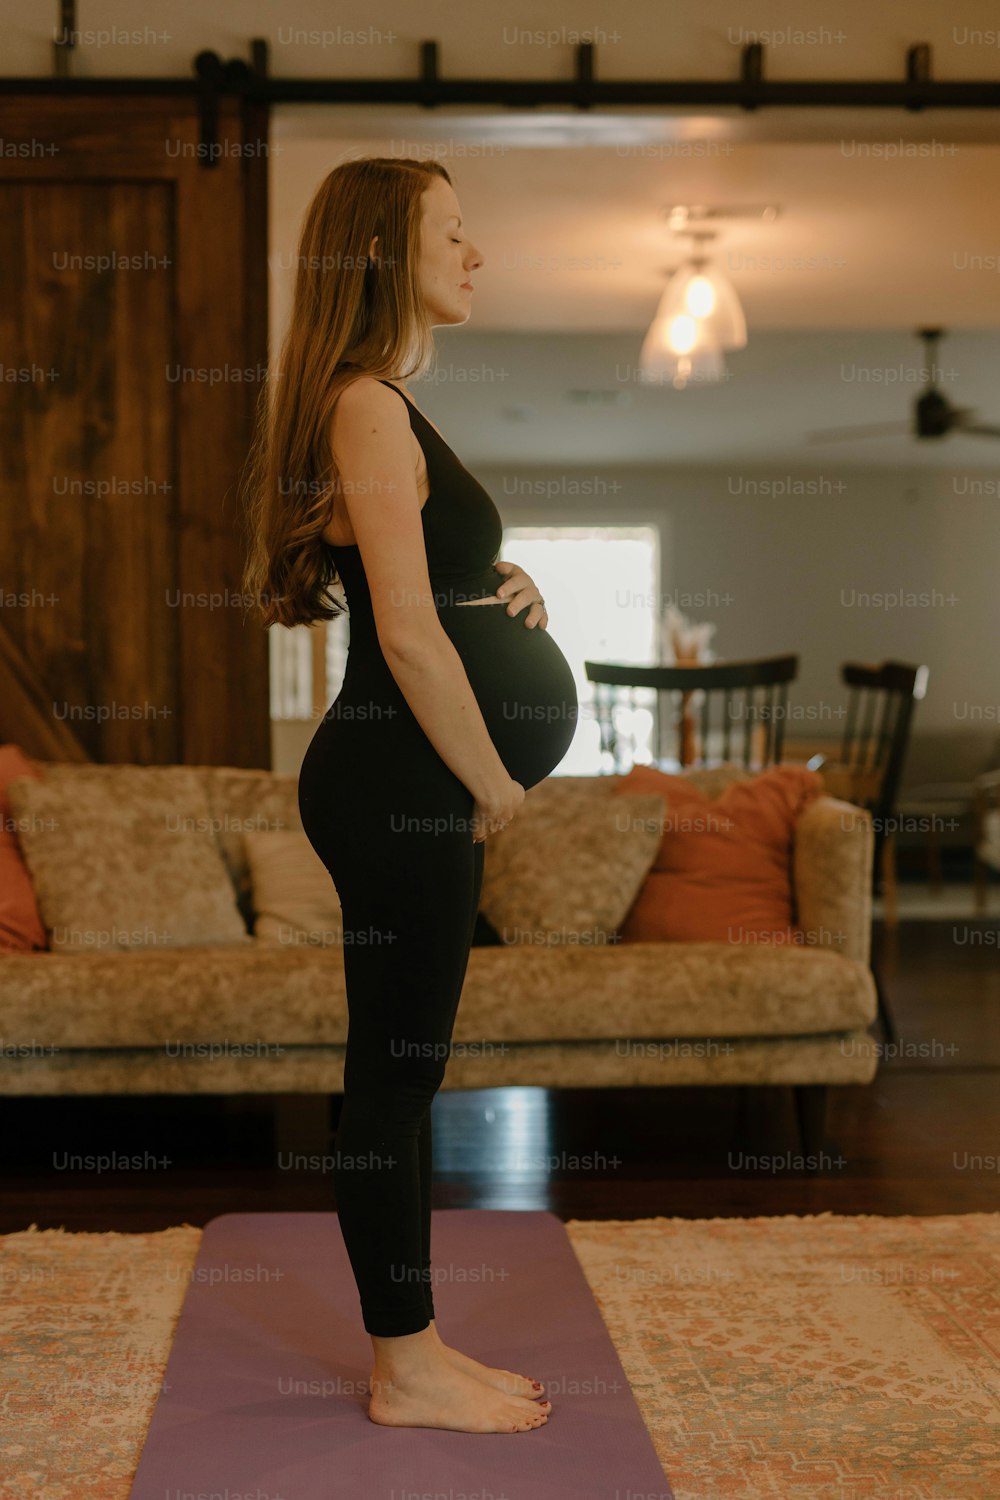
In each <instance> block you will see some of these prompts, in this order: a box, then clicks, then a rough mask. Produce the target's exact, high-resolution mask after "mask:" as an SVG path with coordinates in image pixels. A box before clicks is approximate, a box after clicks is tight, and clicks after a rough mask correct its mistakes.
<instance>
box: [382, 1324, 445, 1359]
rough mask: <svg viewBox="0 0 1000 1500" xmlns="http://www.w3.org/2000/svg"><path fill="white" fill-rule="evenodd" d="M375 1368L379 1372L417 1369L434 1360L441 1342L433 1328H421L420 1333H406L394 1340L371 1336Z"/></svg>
mask: <svg viewBox="0 0 1000 1500" xmlns="http://www.w3.org/2000/svg"><path fill="white" fill-rule="evenodd" d="M369 1337H370V1338H371V1341H372V1353H373V1355H374V1357H375V1367H376V1369H379V1370H400V1369H409V1368H416V1367H417V1366H419V1365H421V1364H425V1363H427V1362H428V1361H430V1360H432V1359H433V1358H434V1357H435V1355H436V1354H437V1353H438V1351H439V1350H440V1347H441V1341H440V1339H439V1338H438V1336H437V1333H436V1331H435V1329H434V1328H433V1327H431V1326H430V1325H428V1326H427V1327H426V1328H421V1330H420V1331H419V1333H404V1334H400V1335H398V1336H396V1337H393V1338H379V1337H377V1336H376V1335H375V1334H370V1335H369Z"/></svg>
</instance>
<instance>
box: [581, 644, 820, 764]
mask: <svg viewBox="0 0 1000 1500" xmlns="http://www.w3.org/2000/svg"><path fill="white" fill-rule="evenodd" d="M583 665H584V670H585V671H586V674H587V679H588V681H590V682H592V683H593V684H594V715H595V718H596V720H597V724H598V727H599V729H600V736H601V741H600V743H601V753H602V756H608V757H610V760H611V765H610V767H606V768H605V769H607V770H610V771H613V772H616V773H623V772H626V771H628V770H629V768H630V767H631V766H632V765H633V764H634V763H635V751H636V749H637V748H639V746H638V744H637V740H638V736H637V734H636V733H635V731H634V729H630V728H629V722H628V721H629V719H632V720H633V721H634V719H635V716H636V715H637V714H639V713H641V712H642V711H643V710H646V711H647V712H648V713H649V714H650V715H651V718H652V736H651V741H650V743H649V745H648V746H643V747H642V748H644V749H646V748H648V750H649V752H650V754H651V756H652V758H653V760H654V761H656V762H659V761H661V760H665V759H668V758H669V759H672V760H673V761H674V762H675V763H676V764H677V765H678V766H697V765H713V764H718V763H720V762H728V763H731V764H736V765H742V766H744V767H746V768H747V769H748V770H751V769H752V770H763V769H764V768H765V767H767V766H772V765H776V764H777V763H778V761H780V760H781V756H782V746H783V742H784V732H785V723H786V720H787V716H788V684H789V683H790V682H794V681H795V679H796V677H797V676H798V670H799V658H798V657H797V656H768V657H763V658H760V659H757V660H751V661H721V662H710V663H702V662H694V663H692V664H691V665H690V666H685V665H672V666H646V665H642V664H639V663H635V662H616V661H585V662H584V664H583ZM671 749H672V750H673V752H674V753H673V754H672V755H671Z"/></svg>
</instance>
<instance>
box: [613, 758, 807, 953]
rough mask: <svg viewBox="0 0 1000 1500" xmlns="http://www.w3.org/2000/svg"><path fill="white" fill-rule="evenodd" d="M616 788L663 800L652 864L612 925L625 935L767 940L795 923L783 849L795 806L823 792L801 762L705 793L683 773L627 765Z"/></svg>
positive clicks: (783, 936)
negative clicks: (622, 918)
mask: <svg viewBox="0 0 1000 1500" xmlns="http://www.w3.org/2000/svg"><path fill="white" fill-rule="evenodd" d="M616 790H617V793H618V795H619V796H625V797H628V798H630V797H631V795H632V794H633V792H639V793H649V792H652V791H657V790H658V791H662V792H663V794H664V795H665V797H666V799H667V802H668V813H667V818H666V823H665V827H664V832H663V839H662V843H661V846H660V849H659V851H658V853H657V857H656V861H655V864H654V866H653V869H652V871H651V873H650V875H649V878H648V879H647V880H646V882H645V884H644V885H643V888H642V891H641V892H640V895H639V897H638V900H637V901H636V903H635V905H634V906H633V908H632V910H631V912H630V913H629V916H628V919H627V921H626V922H625V924H624V927H623V929H622V938H623V940H624V941H626V942H657V941H658V942H721V943H738V942H772V943H779V944H787V943H790V942H794V941H797V940H800V939H801V934H800V933H798V931H797V929H796V927H795V909H794V896H793V866H792V862H793V851H794V842H795V823H796V819H797V818H798V816H799V814H800V813H801V812H802V811H804V809H805V808H806V807H807V806H808V805H809V804H810V803H811V802H812V801H814V800H815V799H816V798H817V797H819V796H821V795H822V793H823V778H822V777H821V776H820V775H818V774H817V772H815V771H810V770H808V769H807V768H806V767H805V766H797V765H778V766H772V767H771V768H770V769H769V770H767V771H763V772H761V773H760V774H759V775H757V776H751V777H749V778H746V779H741V780H739V781H734V782H733V783H732V784H731V785H729V786H727V787H726V788H725V790H724V791H723V792H722V793H721V795H719V796H716V797H715V798H713V799H708V798H706V797H705V796H704V795H703V794H702V793H701V791H700V790H699V789H698V788H697V787H696V786H695V785H693V784H692V783H691V781H690V779H689V778H686V777H683V776H671V775H667V774H665V773H664V772H662V771H658V770H657V769H656V768H655V767H653V766H633V767H632V769H631V770H630V771H629V773H628V775H627V776H624V777H623V778H622V780H621V782H620V783H619V785H618V787H617V789H616Z"/></svg>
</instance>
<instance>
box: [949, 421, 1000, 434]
mask: <svg viewBox="0 0 1000 1500" xmlns="http://www.w3.org/2000/svg"><path fill="white" fill-rule="evenodd" d="M952 431H953V432H971V433H973V434H974V435H975V436H976V437H1000V427H987V426H986V425H985V424H984V423H982V422H956V423H955V425H954V427H953V428H952Z"/></svg>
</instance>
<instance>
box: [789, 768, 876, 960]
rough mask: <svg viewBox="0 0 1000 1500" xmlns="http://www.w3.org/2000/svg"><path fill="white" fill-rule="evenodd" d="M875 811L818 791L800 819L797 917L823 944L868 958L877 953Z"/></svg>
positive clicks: (795, 871)
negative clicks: (873, 940)
mask: <svg viewBox="0 0 1000 1500" xmlns="http://www.w3.org/2000/svg"><path fill="white" fill-rule="evenodd" d="M874 846H875V835H874V825H873V824H872V819H871V815H870V813H868V812H867V811H866V810H865V809H864V808H861V807H855V806H854V804H853V803H851V802H841V801H840V800H839V798H835V797H817V798H816V800H815V801H814V802H812V803H811V804H810V805H809V807H808V808H807V809H806V811H805V812H804V813H803V814H802V816H801V817H800V818H799V819H798V821H797V822H796V825H795V849H794V854H793V874H792V880H793V886H794V891H795V906H796V921H797V922H798V925H799V926H800V927H801V928H802V929H803V931H805V932H806V933H807V934H810V935H811V940H812V942H813V943H814V944H815V945H816V946H817V947H823V948H833V949H834V950H835V951H836V952H837V953H841V954H843V956H844V957H845V958H853V959H860V960H861V962H862V963H865V964H867V963H868V962H869V961H870V956H871V935H872V860H873V852H874Z"/></svg>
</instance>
